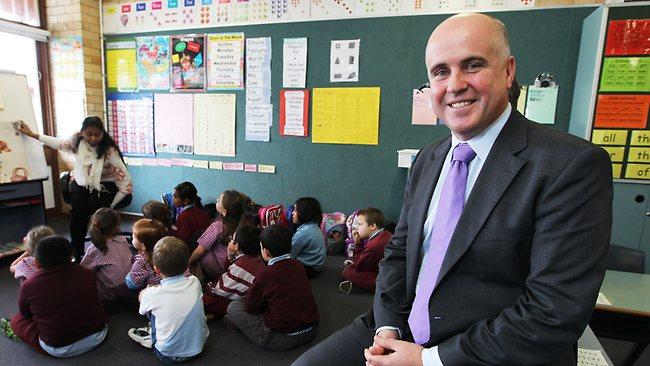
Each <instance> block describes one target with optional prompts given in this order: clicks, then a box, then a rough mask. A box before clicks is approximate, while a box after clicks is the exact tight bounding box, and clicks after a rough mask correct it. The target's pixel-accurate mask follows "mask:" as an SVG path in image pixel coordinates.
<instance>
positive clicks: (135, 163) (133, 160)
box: [127, 158, 142, 166]
mask: <svg viewBox="0 0 650 366" xmlns="http://www.w3.org/2000/svg"><path fill="white" fill-rule="evenodd" d="M127 163H128V165H131V166H142V158H128V160H127Z"/></svg>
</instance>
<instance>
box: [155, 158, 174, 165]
mask: <svg viewBox="0 0 650 366" xmlns="http://www.w3.org/2000/svg"><path fill="white" fill-rule="evenodd" d="M156 164H157V165H158V166H165V167H170V166H172V159H162V158H157V159H156Z"/></svg>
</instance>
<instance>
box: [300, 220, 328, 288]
mask: <svg viewBox="0 0 650 366" xmlns="http://www.w3.org/2000/svg"><path fill="white" fill-rule="evenodd" d="M326 255H327V247H326V245H325V238H323V232H322V231H321V230H320V227H319V226H318V224H316V223H315V222H308V223H304V224H302V225H300V227H298V230H296V233H295V234H293V238H292V239H291V258H294V259H296V260H298V261H299V262H300V263H302V264H303V266H305V270H306V271H307V275H308V276H309V277H310V278H312V277H316V276H317V275H318V274H320V272H321V271H322V269H323V263H324V262H325V256H326Z"/></svg>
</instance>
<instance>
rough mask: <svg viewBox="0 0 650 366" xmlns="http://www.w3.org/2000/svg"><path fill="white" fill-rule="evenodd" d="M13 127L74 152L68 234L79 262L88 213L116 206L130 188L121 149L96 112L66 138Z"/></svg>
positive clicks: (58, 147) (129, 191)
mask: <svg viewBox="0 0 650 366" xmlns="http://www.w3.org/2000/svg"><path fill="white" fill-rule="evenodd" d="M16 129H17V130H18V131H20V132H22V133H23V134H25V135H27V136H29V137H32V138H34V139H37V140H39V141H40V142H42V143H44V144H45V145H47V146H49V147H51V148H53V149H57V150H61V151H65V152H69V153H72V154H74V170H73V171H72V173H71V177H70V178H71V179H70V186H69V195H70V204H71V205H72V214H71V217H70V238H71V242H72V246H73V248H74V256H75V258H76V260H77V262H78V261H79V260H80V259H81V257H82V256H83V254H84V239H85V237H86V231H87V229H88V220H89V218H90V216H91V215H92V214H93V213H94V212H95V211H97V209H99V208H101V207H110V208H111V209H113V208H116V206H117V207H118V208H119V207H120V206H122V205H120V202H121V201H122V200H123V199H124V198H125V197H127V196H129V195H130V194H131V193H132V191H133V183H132V181H131V176H130V175H129V172H128V171H127V170H126V165H125V164H124V160H123V158H122V152H120V148H119V147H118V146H117V144H115V141H114V140H113V139H112V138H111V136H109V135H108V133H107V132H106V130H105V129H104V124H103V123H102V120H101V119H100V118H99V117H95V116H92V117H87V118H86V119H84V121H83V123H82V125H81V131H80V132H77V133H75V134H74V135H73V136H72V138H71V139H69V140H64V139H59V138H56V137H52V136H46V135H39V134H38V133H35V132H33V131H32V130H31V129H30V128H29V126H27V124H26V123H24V122H22V121H21V122H20V125H19V126H17V127H16ZM64 189H65V188H64ZM127 201H128V200H127Z"/></svg>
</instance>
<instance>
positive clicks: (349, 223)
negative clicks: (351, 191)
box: [345, 210, 364, 258]
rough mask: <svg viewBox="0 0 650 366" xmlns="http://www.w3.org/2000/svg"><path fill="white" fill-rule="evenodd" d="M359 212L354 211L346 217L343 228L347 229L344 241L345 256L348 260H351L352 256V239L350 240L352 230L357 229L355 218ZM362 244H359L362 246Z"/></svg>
mask: <svg viewBox="0 0 650 366" xmlns="http://www.w3.org/2000/svg"><path fill="white" fill-rule="evenodd" d="M359 211H361V210H355V211H354V212H353V213H351V214H350V216H348V218H347V220H345V227H346V228H347V237H346V239H345V246H346V255H347V256H348V258H352V256H353V254H354V249H355V248H354V239H353V238H352V230H354V229H356V228H357V216H358V214H359ZM363 244H364V243H361V245H363Z"/></svg>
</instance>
